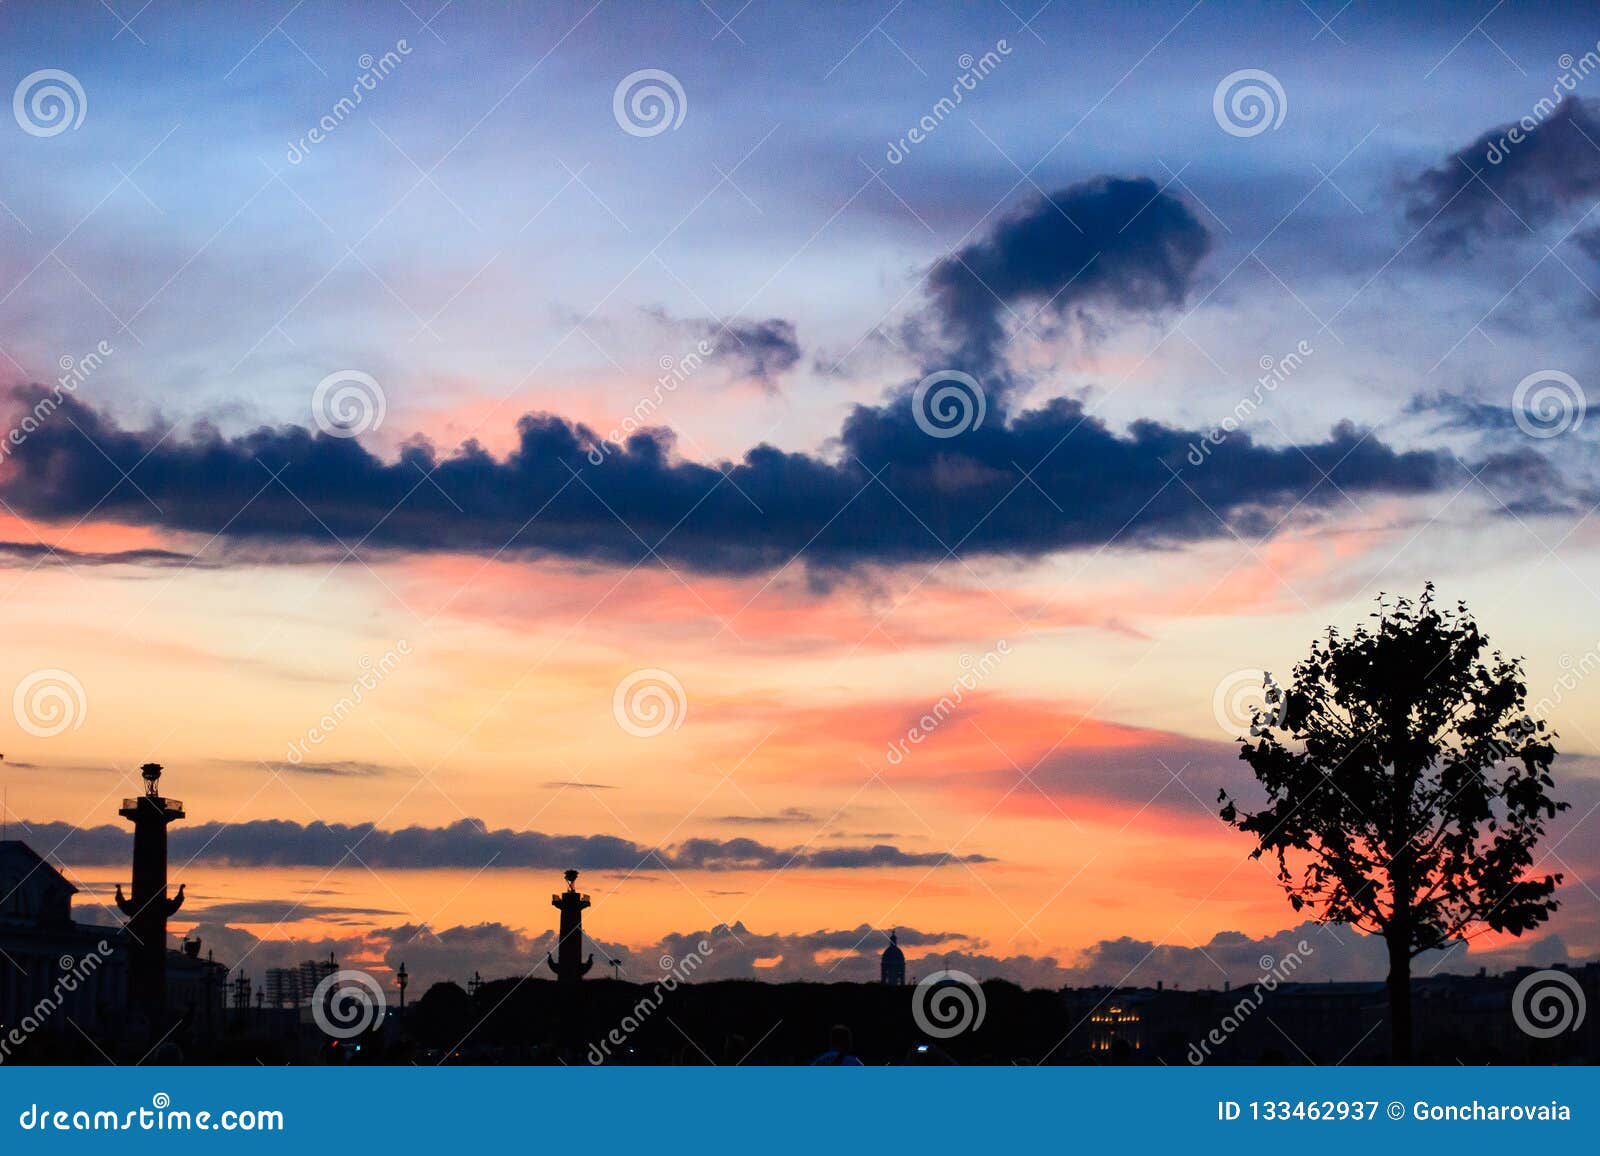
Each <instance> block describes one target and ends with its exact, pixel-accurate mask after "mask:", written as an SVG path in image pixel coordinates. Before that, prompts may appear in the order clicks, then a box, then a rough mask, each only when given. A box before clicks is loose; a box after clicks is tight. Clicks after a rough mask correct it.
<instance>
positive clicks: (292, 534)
mask: <svg viewBox="0 0 1600 1156" xmlns="http://www.w3.org/2000/svg"><path fill="white" fill-rule="evenodd" d="M912 406H913V400H912V398H911V397H909V396H902V397H899V398H897V399H895V400H894V401H892V402H890V403H889V404H887V405H884V406H858V407H856V408H855V409H854V410H853V411H852V412H851V414H850V416H849V417H848V419H847V420H846V422H845V425H844V428H843V430H842V431H841V433H840V435H839V437H838V438H837V439H836V441H835V443H834V444H833V445H832V446H831V447H830V453H829V454H828V455H827V456H820V455H812V454H806V453H788V452H784V451H781V450H778V449H776V448H774V447H772V446H768V445H761V446H757V447H756V448H754V449H752V450H750V451H749V452H747V453H746V454H745V456H744V458H743V460H741V461H738V462H733V463H724V464H723V465H722V466H721V467H717V466H715V465H710V464H702V463H698V462H689V461H683V460H680V459H678V458H676V457H675V456H674V454H673V452H672V448H673V446H672V439H671V435H670V434H669V433H667V432H665V431H650V432H645V433H640V434H636V435H634V436H633V437H631V438H630V439H629V440H628V443H627V445H626V446H622V447H618V446H609V447H608V450H609V452H608V451H607V450H606V449H602V448H601V447H602V442H601V439H600V437H599V435H597V434H595V433H594V432H593V431H591V430H589V429H587V428H586V427H583V426H580V425H573V424H571V423H569V422H566V421H564V420H562V419H560V418H557V417H554V416H550V415H528V416H526V417H524V418H523V419H522V420H521V422H520V423H519V432H520V435H521V436H520V442H519V445H518V446H517V448H516V449H515V450H513V451H512V452H511V453H510V454H509V455H508V456H507V457H506V458H504V459H503V460H502V459H496V458H494V457H492V456H490V455H489V454H488V453H487V452H486V451H485V450H484V449H483V448H482V447H480V446H479V445H477V444H476V443H475V442H468V443H467V444H466V445H464V446H462V447H461V448H460V449H459V450H457V451H456V452H454V453H453V454H451V455H449V456H441V455H439V454H438V453H437V452H436V451H435V450H434V449H433V448H432V447H430V446H427V445H425V444H420V443H413V444H410V445H408V446H407V447H406V448H404V449H403V450H402V451H401V453H400V456H399V458H398V459H397V460H395V461H384V460H383V459H380V458H378V457H377V456H375V455H374V454H372V453H371V452H369V451H368V450H367V449H365V448H364V447H363V446H361V445H360V444H359V443H358V442H357V441H356V440H355V439H348V438H336V437H330V436H327V435H325V434H313V433H312V432H310V431H308V430H306V429H303V428H300V427H298V426H282V427H279V428H276V429H266V428H262V429H258V430H256V431H254V432H252V433H249V434H245V435H242V436H238V437H223V436H222V435H221V434H219V433H218V432H217V431H216V430H214V429H210V428H201V429H199V430H197V431H195V432H193V433H192V434H191V435H189V436H188V437H182V436H179V435H172V436H169V437H165V440H163V436H164V431H162V432H158V431H155V430H148V431H138V430H131V429H127V428H124V427H122V426H120V425H118V424H117V423H116V422H115V421H113V420H112V419H111V418H109V417H106V416H103V415H101V414H99V413H97V412H96V411H94V410H91V409H89V408H88V407H86V406H84V405H83V404H82V403H81V402H79V401H78V400H77V399H68V400H67V401H65V402H64V403H63V404H62V406H61V416H62V417H64V418H70V419H71V420H70V421H55V422H51V423H50V424H49V425H47V426H46V427H44V428H41V429H40V430H38V431H36V432H35V433H34V434H33V435H32V436H31V437H30V438H29V439H28V441H27V442H26V443H25V444H24V445H22V446H20V447H18V449H17V450H16V452H15V454H14V455H13V457H12V468H11V470H10V471H9V472H8V473H7V474H6V476H5V478H4V480H3V481H0V498H3V499H4V500H5V501H6V502H8V503H9V504H10V505H11V506H12V507H13V508H14V509H16V510H18V511H20V512H21V513H23V514H25V515H27V516H31V517H39V518H44V519H64V520H75V519H78V518H81V517H85V516H89V515H91V514H92V516H94V517H96V518H101V519H105V520H109V521H118V522H123V523H132V524H142V525H153V526H158V527H160V528H162V529H165V530H172V531H192V532H195V533H199V534H205V535H208V536H209V535H221V536H222V538H223V539H224V540H225V541H226V542H227V543H228V544H229V545H230V546H231V547H232V548H234V549H237V550H239V551H240V552H241V554H243V555H244V556H245V557H251V553H250V552H251V551H252V550H254V551H265V552H267V553H268V554H270V556H272V557H275V558H281V559H284V560H294V559H296V558H298V557H302V556H305V555H307V554H310V555H315V554H316V553H317V552H318V551H326V550H327V549H330V548H333V547H335V546H336V543H335V541H334V536H337V538H338V539H339V540H340V541H341V542H345V543H352V544H354V543H364V544H365V545H364V547H363V548H364V549H366V550H368V551H369V552H372V553H377V552H381V551H382V550H385V549H394V550H406V551H459V552H474V553H490V554H497V555H498V554H501V553H504V554H506V555H509V556H515V557H523V558H528V557H541V556H557V557H564V558H569V559H583V560H590V561H597V562H607V563H614V564H623V565H634V564H638V563H640V562H644V561H649V560H650V559H651V556H652V550H653V551H654V552H655V555H656V556H658V557H660V558H661V559H663V560H665V561H666V562H668V563H670V564H672V565H674V566H678V567H684V568H688V569H691V570H696V571H701V572H708V571H709V572H723V573H749V572H756V571H764V570H770V569H774V568H777V567H781V566H783V565H785V564H787V563H789V562H790V561H792V560H793V559H794V558H796V557H797V556H798V555H800V554H801V552H802V551H803V552H804V559H805V561H806V562H807V563H808V564H809V565H811V566H813V567H816V568H819V569H821V570H824V571H826V570H830V569H832V570H837V569H843V568H848V567H853V566H857V565H862V564H873V563H878V564H898V563H911V562H918V561H935V560H939V559H942V558H944V557H946V556H947V552H949V551H954V552H955V553H957V554H958V555H984V554H989V555H994V554H1006V555H1013V556H1020V557H1036V556H1040V555H1044V554H1048V553H1051V552H1054V551H1058V550H1065V549H1071V548H1074V547H1083V546H1091V547H1093V546H1101V545H1104V544H1106V543H1108V542H1110V541H1113V540H1117V541H1122V542H1126V543H1132V544H1164V543H1172V542H1181V541H1186V540H1193V539H1202V538H1212V537H1218V536H1226V535H1231V534H1233V533H1249V532H1255V533H1265V532H1267V531H1268V530H1270V529H1271V528H1272V527H1273V526H1274V525H1275V524H1276V523H1277V521H1278V519H1279V516H1280V515H1281V514H1282V513H1283V512H1284V511H1287V510H1289V509H1291V508H1293V507H1296V506H1300V505H1304V506H1305V507H1307V508H1309V509H1312V510H1314V509H1316V508H1317V507H1319V506H1322V505H1324V504H1327V503H1332V502H1335V501H1342V500H1343V499H1342V498H1340V497H1339V493H1340V491H1343V492H1344V493H1345V494H1351V495H1358V494H1361V493H1367V492H1379V493H1391V494H1407V493H1419V492H1425V491H1431V490H1434V489H1436V488H1438V487H1440V486H1442V485H1444V484H1445V482H1446V480H1447V479H1453V478H1454V475H1455V473H1456V470H1455V469H1454V468H1453V466H1452V465H1451V463H1450V462H1449V461H1448V459H1446V458H1441V457H1439V456H1438V455H1435V454H1432V453H1426V452H1399V451H1396V450H1393V449H1391V448H1389V447H1388V446H1386V445H1385V444H1383V443H1382V442H1381V441H1379V440H1378V439H1377V438H1374V437H1370V436H1368V437H1364V436H1363V435H1362V434H1361V433H1360V432H1359V431H1357V430H1356V429H1355V428H1353V427H1351V426H1348V425H1341V426H1339V427H1337V428H1336V429H1335V430H1333V432H1332V433H1331V434H1330V436H1329V437H1328V438H1327V439H1326V440H1324V441H1321V442H1315V443H1311V444H1308V445H1300V446H1281V447H1278V446H1267V445H1262V444H1258V443H1256V442H1255V441H1253V440H1252V439H1251V438H1250V436H1249V435H1248V434H1246V433H1243V432H1237V433H1234V434H1232V435H1231V436H1229V437H1228V438H1227V439H1226V441H1224V442H1222V444H1220V445H1216V446H1214V447H1210V448H1209V450H1208V453H1207V456H1206V458H1205V460H1204V463H1203V464H1202V465H1201V466H1197V467H1193V468H1191V467H1190V466H1189V465H1188V464H1186V459H1189V458H1191V457H1192V456H1193V454H1194V453H1195V447H1196V446H1197V445H1198V444H1199V443H1200V442H1202V441H1203V440H1204V434H1203V433H1202V432H1200V431H1194V430H1183V429H1176V428H1173V427H1170V426H1166V425H1161V424H1158V423H1156V422H1151V421H1140V422H1136V423H1135V424H1134V425H1133V426H1132V427H1131V429H1129V430H1128V431H1127V432H1126V433H1117V432H1115V431H1113V430H1111V429H1110V428H1109V427H1107V426H1106V425H1105V424H1104V423H1103V422H1102V421H1100V420H1098V419H1096V418H1094V417H1092V416H1090V415H1089V414H1087V413H1086V412H1085V411H1084V409H1083V406H1082V404H1081V403H1079V402H1077V401H1073V400H1069V399H1059V398H1058V399H1056V400H1054V401H1051V402H1049V403H1048V404H1046V405H1045V406H1043V407H1042V408H1039V409H1034V410H1029V411H1026V412H1023V413H1019V414H1017V415H1015V416H1013V417H1012V418H1011V419H1010V420H1009V421H1000V420H996V419H995V418H994V416H993V415H992V414H991V419H990V420H989V421H986V422H984V423H983V424H982V425H979V426H977V427H976V428H972V429H969V430H967V431H966V432H965V433H961V434H959V435H958V436H955V437H948V438H946V437H934V436H930V435H929V434H928V433H927V432H926V430H925V427H926V426H927V425H928V419H927V417H926V415H922V414H914V413H913V410H912ZM919 416H921V417H923V419H924V420H923V422H922V423H921V424H919V422H918V420H917V418H918V417H919ZM1023 469H1026V470H1028V471H1029V478H1030V479H1031V480H1025V479H1024V478H1023V476H1022V473H1021V470H1023ZM1177 471H1182V472H1183V474H1184V478H1183V483H1182V484H1179V483H1178V482H1177V481H1176V480H1175V479H1174V473H1175V472H1177ZM124 472H126V473H127V475H128V477H127V478H125V477H124ZM425 474H426V475H428V480H427V481H424V475H425ZM130 479H131V480H130ZM146 495H148V500H147V497H146ZM152 502H154V503H155V504H154V505H152V504H151V503H152ZM157 506H159V507H160V509H159V511H158V510H157V508H156V507H157ZM1219 517H1220V518H1225V519H1228V520H1229V522H1230V523H1231V528H1229V527H1224V526H1223V525H1222V523H1221V522H1219V520H1218V519H1219Z"/></svg>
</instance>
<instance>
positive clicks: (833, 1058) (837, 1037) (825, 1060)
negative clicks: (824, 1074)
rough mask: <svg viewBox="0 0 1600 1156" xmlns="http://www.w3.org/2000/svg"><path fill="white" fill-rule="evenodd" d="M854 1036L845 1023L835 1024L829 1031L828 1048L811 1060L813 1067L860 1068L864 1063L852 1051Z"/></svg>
mask: <svg viewBox="0 0 1600 1156" xmlns="http://www.w3.org/2000/svg"><path fill="white" fill-rule="evenodd" d="M853 1042H854V1038H853V1037H852V1036H851V1034H850V1029H849V1028H848V1027H846V1026H845V1025H844V1024H834V1025H833V1027H832V1028H831V1029H829V1031H828V1050H827V1051H825V1052H823V1053H822V1054H821V1055H820V1056H818V1057H817V1058H816V1059H814V1060H812V1061H811V1066H812V1067H814V1068H815V1067H832V1068H859V1067H862V1066H863V1064H862V1063H861V1061H860V1060H859V1059H857V1058H856V1056H855V1055H854V1054H853V1053H852V1051H851V1045H852V1044H853Z"/></svg>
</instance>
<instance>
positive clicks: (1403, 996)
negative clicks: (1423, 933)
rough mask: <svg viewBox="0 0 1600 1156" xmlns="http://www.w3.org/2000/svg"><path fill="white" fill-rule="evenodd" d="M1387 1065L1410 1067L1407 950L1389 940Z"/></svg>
mask: <svg viewBox="0 0 1600 1156" xmlns="http://www.w3.org/2000/svg"><path fill="white" fill-rule="evenodd" d="M1389 1062H1390V1063H1391V1064H1409V1063H1411V949H1410V944H1409V943H1406V942H1403V941H1401V940H1399V939H1393V938H1391V939H1390V940H1389Z"/></svg>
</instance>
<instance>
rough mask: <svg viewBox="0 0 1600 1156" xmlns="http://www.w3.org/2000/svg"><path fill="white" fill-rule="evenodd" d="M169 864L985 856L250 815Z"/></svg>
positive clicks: (674, 865)
mask: <svg viewBox="0 0 1600 1156" xmlns="http://www.w3.org/2000/svg"><path fill="white" fill-rule="evenodd" d="M28 837H29V840H30V841H31V842H34V843H38V844H40V845H43V846H49V847H56V848H57V850H56V852H55V857H57V858H59V859H62V860H64V861H66V862H68V863H117V862H121V861H123V860H125V859H127V858H128V856H129V854H130V850H131V847H132V840H131V838H130V836H129V834H128V832H127V831H125V830H123V829H122V828H120V827H113V826H111V825H110V824H106V825H103V826H99V827H73V826H72V825H70V824H67V823H34V824H32V825H31V826H30V827H28ZM169 840H170V842H169V846H170V848H171V856H172V859H173V861H174V862H185V861H191V862H200V863H215V864H222V865H226V866H232V867H324V868H327V867H334V866H337V865H339V864H341V863H346V864H352V865H361V864H365V865H366V866H369V867H374V868H378V867H382V868H387V869H389V870H406V869H409V868H416V867H465V868H470V869H473V870H477V869H479V868H482V867H486V866H492V867H533V868H541V869H550V870H564V869H566V868H568V867H579V868H582V869H587V870H605V869H608V868H615V869H619V870H625V871H632V870H633V869H635V868H637V867H640V866H649V867H664V868H668V869H676V870H700V871H753V870H763V871H767V870H777V869H781V868H790V867H793V868H813V869H818V870H825V869H831V868H857V867H868V868H871V867H877V868H884V867H938V866H942V865H944V864H946V863H950V864H958V863H989V862H993V860H992V859H991V858H990V857H989V856H987V855H950V854H946V853H940V852H931V851H930V852H909V851H902V850H900V849H899V848H898V847H894V846H890V845H888V844H882V843H880V844H875V845H873V846H870V847H830V848H823V849H816V850H812V849H809V848H804V847H797V848H783V847H773V846H769V845H767V844H765V843H758V842H756V841H755V840H753V839H688V840H685V841H684V842H682V843H679V844H676V845H675V846H671V847H664V848H651V847H647V846H644V845H642V844H639V843H635V842H633V841H632V840H630V839H621V838H617V837H615V836H611V835H547V834H544V833H542V832H539V831H512V830H508V829H505V828H501V829H498V830H491V829H490V828H489V827H488V826H487V825H486V824H485V823H484V822H483V821H482V820H480V819H461V820H458V821H457V822H455V823H452V824H450V825H449V826H447V827H404V828H400V829H398V830H382V829H380V828H378V827H375V826H374V825H373V824H371V823H357V824H353V825H346V824H344V823H320V822H318V823H304V824H302V823H297V822H293V821H291V820H287V819H255V820H251V821H250V822H245V823H200V824H196V825H194V826H183V827H177V828H174V829H173V831H172V833H171V835H170V836H169Z"/></svg>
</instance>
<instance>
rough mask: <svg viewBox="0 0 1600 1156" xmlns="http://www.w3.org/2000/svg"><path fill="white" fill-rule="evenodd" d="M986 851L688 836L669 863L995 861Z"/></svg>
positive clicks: (707, 867) (772, 865) (741, 866)
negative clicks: (807, 845)
mask: <svg viewBox="0 0 1600 1156" xmlns="http://www.w3.org/2000/svg"><path fill="white" fill-rule="evenodd" d="M992 862H994V860H993V859H991V858H990V857H989V856H987V855H950V854H949V853H947V852H939V851H902V850H900V848H898V847H894V846H891V845H889V844H887V843H875V844H873V845H872V846H870V847H825V848H821V849H818V850H814V851H813V850H806V849H797V850H789V851H785V850H781V849H779V848H775V847H769V846H767V845H766V844H764V843H758V842H756V841H755V840H754V839H686V840H684V841H683V842H682V843H680V844H678V845H677V846H676V847H674V848H673V849H672V852H671V858H670V860H669V865H671V866H675V867H687V868H699V869H700V870H702V871H757V870H759V871H771V870H781V869H783V868H785V867H791V866H793V867H815V868H823V869H826V868H835V867H851V868H853V867H939V866H942V865H943V864H946V863H992Z"/></svg>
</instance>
